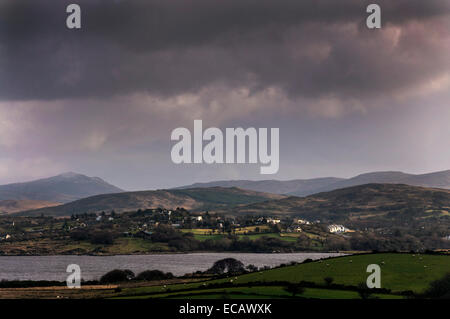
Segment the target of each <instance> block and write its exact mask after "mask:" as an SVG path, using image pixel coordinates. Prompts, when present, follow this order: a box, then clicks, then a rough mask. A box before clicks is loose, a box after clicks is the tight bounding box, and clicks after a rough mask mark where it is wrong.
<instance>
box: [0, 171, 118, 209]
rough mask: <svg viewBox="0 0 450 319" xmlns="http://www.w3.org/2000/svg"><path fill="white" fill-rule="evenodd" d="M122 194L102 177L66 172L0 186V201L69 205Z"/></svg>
mask: <svg viewBox="0 0 450 319" xmlns="http://www.w3.org/2000/svg"><path fill="white" fill-rule="evenodd" d="M121 192H123V190H122V189H120V188H118V187H116V186H114V185H111V184H109V183H107V182H106V181H104V180H103V179H101V178H100V177H89V176H86V175H83V174H79V173H75V172H65V173H62V174H59V175H56V176H52V177H48V178H42V179H37V180H34V181H30V182H25V183H14V184H8V185H0V200H38V201H49V202H59V203H67V202H71V201H74V200H78V199H81V198H84V197H89V196H94V195H100V194H111V193H121Z"/></svg>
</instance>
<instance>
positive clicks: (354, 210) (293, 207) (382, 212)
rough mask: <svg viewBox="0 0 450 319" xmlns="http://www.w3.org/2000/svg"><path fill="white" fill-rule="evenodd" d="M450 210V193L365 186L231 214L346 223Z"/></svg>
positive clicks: (253, 206) (244, 208)
mask: <svg viewBox="0 0 450 319" xmlns="http://www.w3.org/2000/svg"><path fill="white" fill-rule="evenodd" d="M449 211H450V190H446V189H436V188H424V187H418V186H409V185H404V184H365V185H359V186H352V187H348V188H343V189H338V190H334V191H330V192H325V193H319V194H315V195H310V196H308V197H295V196H290V197H287V198H283V199H280V200H271V201H266V202H264V203H254V204H250V205H245V206H240V207H237V208H235V209H234V210H233V213H234V214H246V213H247V214H248V213H252V214H258V215H274V214H277V215H283V214H292V215H297V216H301V217H303V218H306V219H309V220H317V219H319V220H323V221H332V222H348V221H350V220H375V219H377V220H380V219H383V221H389V220H391V221H393V220H399V219H404V220H407V219H410V218H418V219H427V218H431V217H447V216H450V215H449Z"/></svg>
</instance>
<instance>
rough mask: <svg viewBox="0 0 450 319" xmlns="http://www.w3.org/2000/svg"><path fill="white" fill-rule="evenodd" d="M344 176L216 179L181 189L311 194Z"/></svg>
mask: <svg viewBox="0 0 450 319" xmlns="http://www.w3.org/2000/svg"><path fill="white" fill-rule="evenodd" d="M341 180H344V179H342V178H336V177H326V178H313V179H296V180H290V181H278V180H262V181H250V180H231V181H215V182H209V183H195V184H192V185H189V186H182V187H179V189H184V188H207V187H239V188H243V189H249V190H253V191H257V192H267V193H273V194H292V193H298V195H299V196H301V195H309V194H312V193H314V192H315V191H316V189H321V188H324V187H327V186H328V185H331V184H334V183H337V182H339V181H341Z"/></svg>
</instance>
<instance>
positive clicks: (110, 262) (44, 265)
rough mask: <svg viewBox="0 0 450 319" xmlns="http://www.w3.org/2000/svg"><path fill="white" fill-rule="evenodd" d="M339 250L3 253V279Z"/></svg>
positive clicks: (190, 266) (180, 269) (258, 260)
mask: <svg viewBox="0 0 450 319" xmlns="http://www.w3.org/2000/svg"><path fill="white" fill-rule="evenodd" d="M340 255H343V254H338V253H294V254H244V253H242V254H241V253H230V254H229V253H193V254H164V255H124V256H0V280H59V281H65V280H66V278H67V275H68V274H67V273H66V268H67V266H68V265H69V264H78V265H79V266H80V267H81V276H82V278H83V279H85V280H92V279H99V278H100V277H101V276H102V275H103V274H105V273H107V272H108V271H110V270H112V269H116V268H119V269H131V270H132V271H133V272H134V273H136V274H137V273H139V272H141V271H143V270H149V269H158V270H162V271H164V272H171V273H173V274H174V275H184V274H186V273H192V272H195V271H197V270H202V271H203V270H206V269H208V268H209V267H211V266H212V264H213V263H214V262H215V261H217V260H219V259H223V258H228V257H232V258H236V259H238V260H240V261H242V262H243V263H244V264H245V265H249V264H253V265H255V266H257V267H262V266H270V267H273V266H278V265H280V264H282V263H289V262H291V261H296V262H302V261H303V260H305V259H307V258H311V259H314V260H315V259H320V258H326V257H330V256H340Z"/></svg>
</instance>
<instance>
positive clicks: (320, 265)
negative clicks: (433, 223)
mask: <svg viewBox="0 0 450 319" xmlns="http://www.w3.org/2000/svg"><path fill="white" fill-rule="evenodd" d="M369 264H378V265H380V267H381V288H387V289H390V290H391V291H392V293H391V294H375V295H374V296H375V297H377V298H394V299H396V298H402V296H401V295H400V292H402V291H407V290H411V291H413V292H415V293H422V292H423V291H424V290H425V289H426V288H427V287H428V286H429V284H430V282H432V281H434V280H436V279H440V278H442V277H443V276H444V275H445V274H446V273H447V272H449V271H450V256H448V255H417V254H394V253H385V254H367V255H353V256H345V257H337V258H330V259H326V260H322V261H316V262H311V263H304V264H299V265H294V266H287V267H282V268H276V269H271V270H267V271H261V272H254V273H250V274H245V275H241V276H237V277H229V278H224V279H219V280H210V281H205V282H200V283H198V282H197V283H184V284H175V285H169V286H153V287H139V288H127V289H124V290H123V292H121V293H120V296H117V297H120V298H205V297H208V298H222V297H224V296H226V297H228V298H233V297H235V298H246V297H248V298H288V297H290V294H289V293H287V292H286V291H285V290H284V287H281V286H277V285H273V284H270V283H271V282H291V283H298V282H301V281H308V282H313V283H315V284H317V285H318V286H320V287H317V288H306V289H305V291H304V292H303V293H302V294H301V297H305V298H337V299H348V298H350V299H351V298H359V294H358V292H357V291H356V290H353V291H352V290H342V289H338V288H336V289H334V288H333V289H331V288H330V287H327V286H326V285H325V282H324V278H325V277H332V278H333V283H335V284H343V285H347V286H357V285H358V284H360V283H365V281H366V279H367V276H368V275H369V274H368V273H367V272H366V268H367V266H368V265H369ZM230 282H232V284H233V285H236V287H235V288H234V287H226V288H211V287H208V285H210V284H214V283H230ZM256 282H259V286H256V285H255V284H254V283H256ZM252 283H253V284H252Z"/></svg>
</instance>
